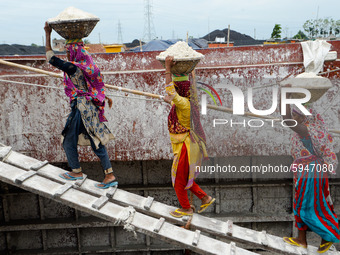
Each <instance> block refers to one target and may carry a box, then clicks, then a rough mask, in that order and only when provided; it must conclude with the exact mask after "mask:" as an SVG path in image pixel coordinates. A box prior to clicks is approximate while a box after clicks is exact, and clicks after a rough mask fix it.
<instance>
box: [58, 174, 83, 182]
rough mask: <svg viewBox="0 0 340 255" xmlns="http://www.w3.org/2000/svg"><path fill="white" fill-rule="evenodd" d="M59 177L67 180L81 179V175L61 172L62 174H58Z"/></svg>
mask: <svg viewBox="0 0 340 255" xmlns="http://www.w3.org/2000/svg"><path fill="white" fill-rule="evenodd" d="M59 177H61V178H63V179H65V180H68V181H75V180H82V179H83V176H80V177H74V176H72V175H70V174H69V173H63V174H59Z"/></svg>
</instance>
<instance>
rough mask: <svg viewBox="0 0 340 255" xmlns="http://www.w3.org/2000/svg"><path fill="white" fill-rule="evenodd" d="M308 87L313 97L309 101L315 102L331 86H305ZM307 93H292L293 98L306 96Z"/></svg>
mask: <svg viewBox="0 0 340 255" xmlns="http://www.w3.org/2000/svg"><path fill="white" fill-rule="evenodd" d="M305 89H308V90H309V92H310V94H311V98H310V100H309V101H308V102H310V103H313V102H315V101H317V100H318V99H319V98H320V97H322V96H323V95H324V94H325V93H326V92H327V90H328V89H329V88H305ZM304 97H305V95H304V94H301V93H292V95H291V98H297V99H298V98H304Z"/></svg>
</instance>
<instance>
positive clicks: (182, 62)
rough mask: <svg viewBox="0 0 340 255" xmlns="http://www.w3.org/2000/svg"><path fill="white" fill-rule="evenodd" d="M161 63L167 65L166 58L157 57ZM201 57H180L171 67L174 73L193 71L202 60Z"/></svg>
mask: <svg viewBox="0 0 340 255" xmlns="http://www.w3.org/2000/svg"><path fill="white" fill-rule="evenodd" d="M156 59H158V60H159V61H160V62H161V64H162V65H163V66H164V67H165V60H164V59H160V58H159V57H156ZM200 60H201V59H200V58H198V59H197V58H196V59H179V60H175V62H176V64H175V65H174V66H173V67H171V70H170V71H171V73H173V74H188V73H191V72H192V70H194V69H195V67H196V65H197V64H198V62H200Z"/></svg>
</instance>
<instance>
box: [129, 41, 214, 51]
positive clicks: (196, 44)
mask: <svg viewBox="0 0 340 255" xmlns="http://www.w3.org/2000/svg"><path fill="white" fill-rule="evenodd" d="M178 41H180V40H153V41H150V42H148V43H146V44H144V45H142V51H164V50H166V49H167V48H169V47H170V46H171V45H173V44H175V43H176V42H178ZM188 44H189V46H190V47H191V48H193V49H194V50H199V49H206V48H208V42H207V41H206V40H204V39H189V40H188ZM131 51H133V52H140V51H141V49H140V47H136V48H134V49H131Z"/></svg>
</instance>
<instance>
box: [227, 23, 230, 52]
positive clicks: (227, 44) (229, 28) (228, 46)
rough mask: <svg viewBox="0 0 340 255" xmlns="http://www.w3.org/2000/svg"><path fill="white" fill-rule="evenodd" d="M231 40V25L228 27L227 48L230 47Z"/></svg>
mask: <svg viewBox="0 0 340 255" xmlns="http://www.w3.org/2000/svg"><path fill="white" fill-rule="evenodd" d="M229 39H230V25H228V38H227V47H229Z"/></svg>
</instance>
